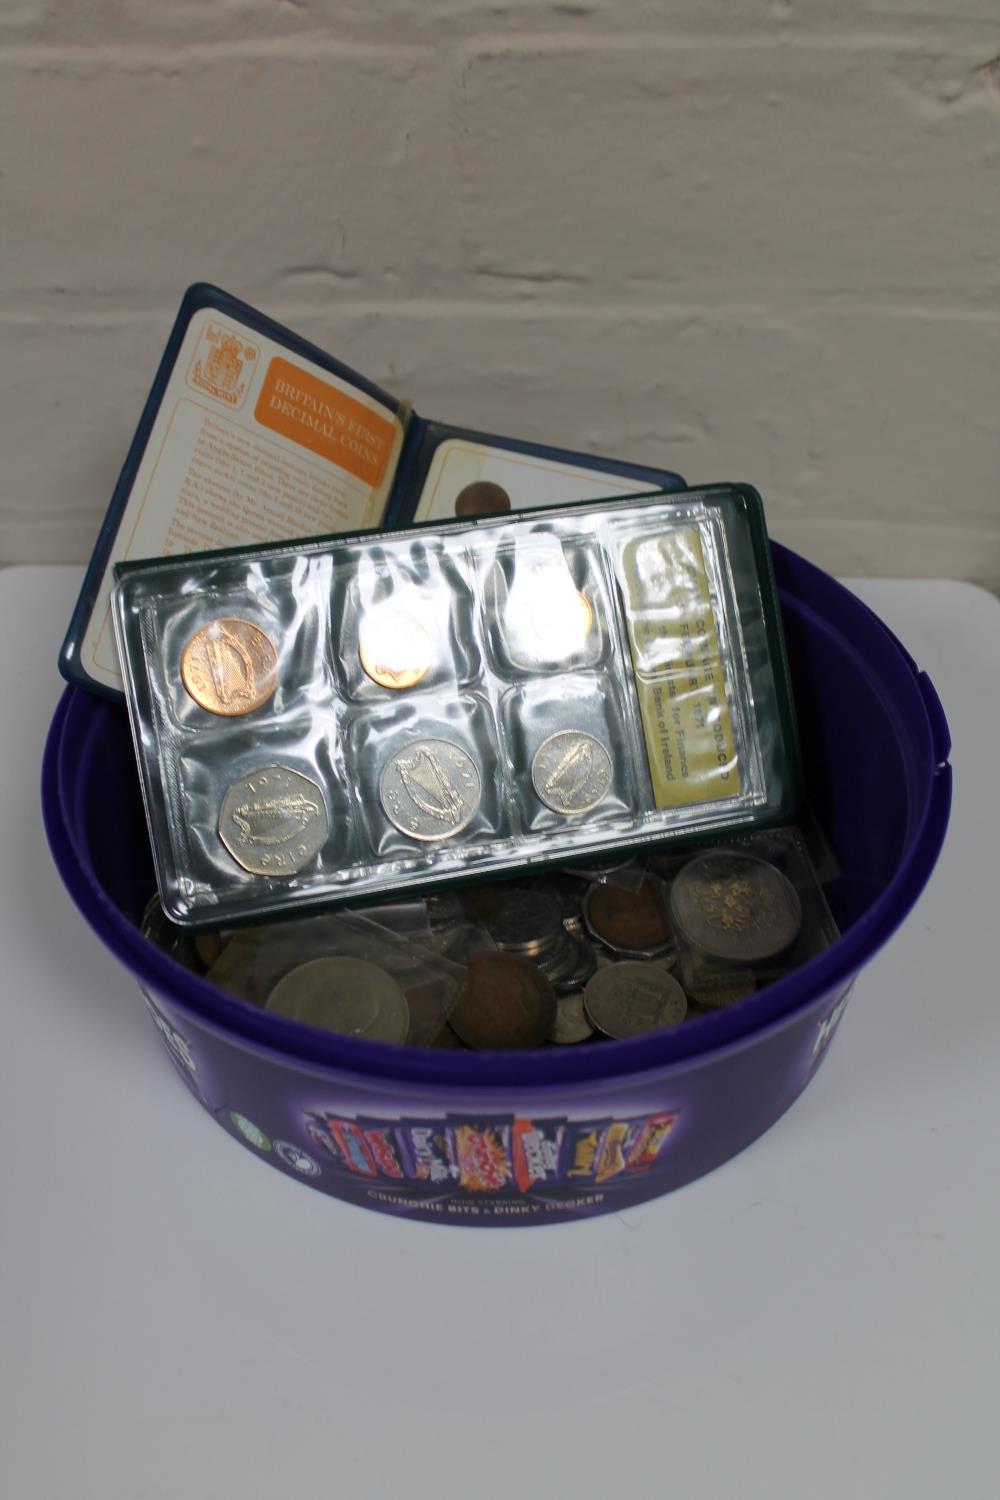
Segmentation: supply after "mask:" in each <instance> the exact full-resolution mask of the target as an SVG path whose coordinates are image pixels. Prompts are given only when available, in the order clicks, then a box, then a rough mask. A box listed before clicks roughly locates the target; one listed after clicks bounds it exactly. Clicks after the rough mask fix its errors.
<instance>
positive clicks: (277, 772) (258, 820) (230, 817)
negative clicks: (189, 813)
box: [219, 765, 330, 876]
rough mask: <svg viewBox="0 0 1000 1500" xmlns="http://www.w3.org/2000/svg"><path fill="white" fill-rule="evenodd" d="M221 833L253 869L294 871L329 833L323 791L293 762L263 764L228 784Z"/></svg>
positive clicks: (263, 872)
mask: <svg viewBox="0 0 1000 1500" xmlns="http://www.w3.org/2000/svg"><path fill="white" fill-rule="evenodd" d="M219 837H220V839H221V840H222V842H223V844H224V845H225V846H226V848H227V849H228V850H229V853H230V854H231V855H232V856H233V859H235V861H236V863H237V864H238V865H241V866H242V868H243V869H244V870H246V871H247V872H248V873H249V874H251V875H279V876H288V875H296V874H298V872H299V870H301V869H302V867H303V866H304V865H307V864H308V863H309V861H310V860H311V859H314V858H315V857H316V855H317V854H318V853H319V851H320V849H322V847H323V845H324V844H325V843H326V841H327V839H328V838H329V837H330V818H329V814H328V813H327V810H326V801H325V799H324V797H323V793H322V791H321V790H320V788H319V787H318V786H317V785H316V783H315V781H311V780H310V779H309V777H308V776H303V774H302V772H301V771H293V770H292V768H291V766H279V765H270V766H261V768H260V770H259V771H254V772H253V773H252V775H249V776H241V777H240V779H239V780H238V781H234V782H233V783H232V784H231V786H230V787H229V789H228V790H227V792H226V795H225V796H224V797H223V799H222V806H221V808H220V809H219Z"/></svg>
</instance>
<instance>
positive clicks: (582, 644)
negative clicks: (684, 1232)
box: [115, 486, 798, 927]
mask: <svg viewBox="0 0 1000 1500" xmlns="http://www.w3.org/2000/svg"><path fill="white" fill-rule="evenodd" d="M115 626H116V632H117V637H118V646H119V654H120V657H121V661H122V666H123V671H124V675H125V682H126V691H127V697H128V703H129V710H130V715H131V719H132V727H133V734H134V737H135V741H136V748H137V752H138V758H139V765H140V772H141V777H142V785H143V793H144V797H145V802H146V811H147V817H148V820H149V824H150V831H151V835H152V842H153V848H154V855H155V862H156V869H157V878H158V884H159V888H160V894H161V898H162V901H163V905H164V908H165V910H166V911H167V912H168V914H169V915H170V916H171V917H172V918H173V919H174V920H175V921H178V922H180V923H182V924H187V925H189V926H193V927H198V926H203V927H206V926H217V925H218V924H219V923H220V922H222V921H225V922H239V921H241V920H242V921H247V920H251V919H254V918H258V917H261V916H270V915H274V916H278V915H291V914H293V913H294V912H295V911H297V910H300V909H301V910H304V909H306V908H308V907H310V906H321V905H322V906H329V905H335V904H338V903H342V902H347V901H358V900H363V899H367V898H369V897H372V896H375V895H377V894H379V893H382V892H389V891H393V890H396V889H399V888H402V887H404V886H405V888H406V889H407V891H408V892H413V891H414V890H416V889H419V888H421V887H427V886H430V885H438V884H442V883H447V882H450V881H453V880H462V879H479V880H482V879H486V878H491V877H493V876H500V875H502V874H504V873H514V872H517V871H524V870H525V869H526V868H529V867H531V866H534V865H544V864H546V863H551V862H557V861H561V862H564V861H566V860H569V859H575V858H583V857H585V856H586V855H588V854H590V853H594V854H595V856H597V857H603V856H606V855H607V854H609V853H611V852H612V851H613V850H614V849H616V848H617V847H619V846H621V847H626V846H627V847H629V848H631V849H634V848H636V846H642V845H649V844H654V843H663V842H665V841H670V840H672V839H683V840H685V841H687V842H690V841H692V840H693V839H695V838H696V837H704V836H705V835H706V834H709V835H710V834H711V833H712V832H713V831H714V830H718V831H720V832H721V830H723V829H729V828H733V827H740V826H745V827H751V826H754V825H758V824H762V823H763V824H770V823H778V822H780V821H782V820H784V819H786V818H787V817H788V815H789V814H790V812H791V811H792V809H793V808H794V806H795V803H796V799H797V790H798V788H797V776H796V750H795V735H794V727H793V720H792V715H791V708H790V696H789V690H788V684H787V669H786V664H785V658H784V651H783V646H782V641H781V635H780V626H779V618H778V612H777V606H776V602H775V596H774V589H773V583H772V579H771V573H770V561H769V554H768V548H767V539H766V533H765V529H764V521H763V512H762V506H761V502H760V498H759V496H758V495H757V494H756V492H755V491H753V490H752V489H749V488H747V487H743V486H720V487H712V488H708V489H698V490H689V491H682V492H677V493H674V494H672V495H670V496H666V495H655V496H644V497H633V498H625V499H622V500H619V501H612V502H601V503H593V504H587V505H579V506H572V507H566V508H563V509H559V510H549V511H545V512H544V513H539V512H537V511H536V512H526V513H520V514H513V515H508V516H503V517H495V518H481V519H479V520H476V521H472V522H469V521H465V522H458V523H451V524H444V525H442V526H440V527H437V528H435V529H430V528H426V527H410V528H407V529H405V530H401V531H397V532H382V533H378V534H371V533H368V534H362V535H357V536H352V537H335V538H324V539H320V540H318V541H315V542H312V543H305V544H303V543H296V544H289V545H285V546H271V545H268V546H263V547H251V548H241V549H232V550H230V551H227V552H224V553H213V554H202V555H197V556H190V557H183V558H164V559H161V560H158V561H155V562H151V563H143V564H134V565H131V564H130V565H127V566H126V567H124V568H121V569H119V581H118V585H117V588H116V593H115Z"/></svg>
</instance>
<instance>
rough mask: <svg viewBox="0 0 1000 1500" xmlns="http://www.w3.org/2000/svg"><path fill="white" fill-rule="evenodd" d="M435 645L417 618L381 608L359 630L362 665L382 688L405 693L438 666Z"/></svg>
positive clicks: (397, 610) (372, 611)
mask: <svg viewBox="0 0 1000 1500" xmlns="http://www.w3.org/2000/svg"><path fill="white" fill-rule="evenodd" d="M434 654H435V653H434V642H433V641H432V640H431V638H430V635H429V634H428V633H427V631H426V630H425V629H424V627H423V625H421V623H420V621H419V620H418V619H417V617H416V615H411V614H407V613H406V612H405V611H403V610H399V609H393V608H389V607H380V608H378V609H373V610H371V611H370V612H369V613H368V614H366V615H365V616H364V617H363V618H362V621H361V625H360V627H359V630H358V655H359V656H360V658H361V665H362V666H363V667H364V669H365V671H366V672H367V673H368V676H369V677H370V678H371V680H372V681H373V682H377V683H378V685H379V687H384V688H391V689H392V690H393V691H394V692H397V693H398V692H402V691H403V690H404V689H406V688H411V687H416V685H417V683H418V682H422V681H423V679H424V678H425V677H426V676H427V673H428V672H429V671H430V669H431V667H432V666H433V665H434Z"/></svg>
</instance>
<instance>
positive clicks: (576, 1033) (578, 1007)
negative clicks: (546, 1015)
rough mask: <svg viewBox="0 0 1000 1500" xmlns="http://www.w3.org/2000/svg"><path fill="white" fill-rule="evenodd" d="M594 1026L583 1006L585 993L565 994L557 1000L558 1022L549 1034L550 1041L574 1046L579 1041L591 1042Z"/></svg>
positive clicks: (563, 1045)
mask: <svg viewBox="0 0 1000 1500" xmlns="http://www.w3.org/2000/svg"><path fill="white" fill-rule="evenodd" d="M593 1035H594V1028H593V1026H591V1024H590V1022H589V1021H588V1020H587V1013H586V1011H585V1010H584V1008H583V995H582V994H580V993H577V994H575V995H563V996H561V997H560V998H559V999H558V1000H557V1001H556V1023H555V1025H554V1026H553V1028H552V1031H551V1032H550V1034H549V1041H550V1042H558V1044H559V1045H560V1046H561V1047H572V1046H575V1045H576V1044H577V1043H579V1042H589V1041H590V1039H591V1037H592V1036H593Z"/></svg>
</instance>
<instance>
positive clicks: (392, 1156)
mask: <svg viewBox="0 0 1000 1500" xmlns="http://www.w3.org/2000/svg"><path fill="white" fill-rule="evenodd" d="M358 1124H359V1125H360V1126H361V1129H362V1130H363V1131H364V1137H365V1141H366V1143H367V1146H368V1150H369V1151H370V1153H371V1157H372V1160H373V1161H374V1163H375V1165H376V1167H377V1168H378V1170H379V1173H380V1175H381V1176H382V1177H389V1178H391V1179H392V1180H393V1181H394V1182H401V1181H402V1180H403V1178H404V1177H405V1176H406V1173H405V1172H404V1171H403V1164H402V1162H401V1161H400V1158H399V1146H398V1144H397V1142H396V1129H395V1122H394V1121H391V1120H369V1119H365V1118H364V1117H362V1118H361V1119H360V1120H359V1121H358Z"/></svg>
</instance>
